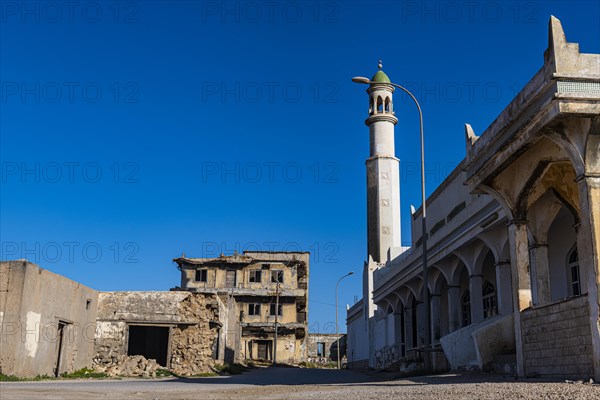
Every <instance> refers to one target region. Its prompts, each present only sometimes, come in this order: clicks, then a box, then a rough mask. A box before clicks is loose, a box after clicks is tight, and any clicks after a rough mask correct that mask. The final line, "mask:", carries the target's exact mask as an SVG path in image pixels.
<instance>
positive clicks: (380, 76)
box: [371, 60, 391, 83]
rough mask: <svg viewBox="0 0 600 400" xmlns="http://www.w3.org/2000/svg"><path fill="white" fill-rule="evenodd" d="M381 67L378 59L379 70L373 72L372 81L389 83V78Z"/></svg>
mask: <svg viewBox="0 0 600 400" xmlns="http://www.w3.org/2000/svg"><path fill="white" fill-rule="evenodd" d="M382 67H383V65H382V64H381V60H379V71H377V72H375V75H373V77H372V78H371V82H372V83H391V81H390V78H388V76H387V75H386V74H385V72H383V71H382V70H381V68H382Z"/></svg>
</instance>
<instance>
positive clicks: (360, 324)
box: [346, 300, 369, 369]
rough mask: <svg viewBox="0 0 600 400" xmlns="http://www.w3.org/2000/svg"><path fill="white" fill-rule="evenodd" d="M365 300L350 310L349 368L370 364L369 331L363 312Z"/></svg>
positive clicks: (364, 366) (358, 367)
mask: <svg viewBox="0 0 600 400" xmlns="http://www.w3.org/2000/svg"><path fill="white" fill-rule="evenodd" d="M362 302H363V300H361V301H359V302H358V303H356V304H355V305H354V306H352V308H351V309H350V310H349V311H348V320H347V323H346V324H347V332H348V336H347V341H348V350H347V357H348V368H351V369H352V368H354V369H363V368H367V367H368V364H369V331H368V326H367V321H366V319H365V317H364V313H363V303H362Z"/></svg>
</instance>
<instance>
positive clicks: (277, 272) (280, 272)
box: [270, 269, 284, 283]
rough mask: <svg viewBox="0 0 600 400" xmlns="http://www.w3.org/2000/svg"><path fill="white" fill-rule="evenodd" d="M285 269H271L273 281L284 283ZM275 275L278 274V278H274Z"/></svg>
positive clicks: (271, 279)
mask: <svg viewBox="0 0 600 400" xmlns="http://www.w3.org/2000/svg"><path fill="white" fill-rule="evenodd" d="M275 274H277V275H275ZM283 275H284V274H283V270H282V269H272V270H271V278H270V281H271V283H283V282H284V278H283ZM274 276H276V278H274Z"/></svg>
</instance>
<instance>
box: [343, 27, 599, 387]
mask: <svg viewBox="0 0 600 400" xmlns="http://www.w3.org/2000/svg"><path fill="white" fill-rule="evenodd" d="M543 60H544V63H543V66H542V67H541V69H540V70H539V71H538V72H537V73H535V75H534V76H533V78H531V80H530V81H529V82H528V83H527V84H526V85H525V86H524V88H523V89H522V90H521V92H520V93H519V94H518V95H517V96H516V97H515V98H514V99H513V100H512V101H511V102H510V104H509V105H508V106H507V107H506V108H505V109H504V111H502V113H501V114H500V115H499V116H498V117H497V118H496V119H495V120H494V121H493V122H492V124H491V125H490V126H489V127H488V128H487V129H486V130H485V131H484V132H483V133H482V134H481V135H480V136H477V135H476V134H475V132H474V131H473V129H472V128H471V127H470V126H469V125H466V126H465V136H466V150H467V151H466V158H465V159H464V160H462V162H461V163H460V164H459V165H458V167H457V168H456V169H455V170H454V171H452V172H451V173H450V175H449V176H448V177H447V178H446V179H445V180H444V182H442V183H441V185H440V186H439V187H438V188H437V189H436V190H435V191H434V192H433V193H432V194H431V195H430V196H429V198H428V199H427V216H426V231H425V232H423V231H422V229H421V226H422V217H423V216H422V210H421V209H418V210H416V211H413V213H412V215H411V217H410V218H411V224H412V239H413V244H412V247H410V248H408V249H407V248H403V247H401V246H400V243H401V242H400V230H399V223H400V217H399V212H398V210H399V207H400V201H399V197H398V193H399V187H400V182H399V179H398V164H399V162H398V159H397V158H396V157H395V154H394V125H395V124H396V123H397V119H396V117H395V116H394V104H393V93H394V90H395V87H394V86H393V85H391V81H390V79H389V78H388V76H387V75H386V74H385V73H384V72H383V71H381V70H380V71H378V72H377V73H376V74H375V75H374V76H373V78H372V79H371V80H370V84H369V88H368V90H367V93H368V95H369V104H370V106H369V115H368V118H367V120H366V124H367V125H368V126H369V132H370V143H371V154H370V158H369V159H368V160H367V186H368V188H367V196H368V200H367V210H368V212H367V215H368V235H367V240H368V246H367V248H368V254H367V261H366V262H365V264H364V270H363V271H364V272H363V298H362V299H361V300H360V301H359V302H357V303H356V304H355V305H354V306H353V307H351V308H350V310H349V311H348V314H347V328H348V366H349V367H350V368H353V367H354V368H363V367H374V368H380V367H390V366H394V365H395V366H398V367H399V368H403V367H406V368H408V367H410V366H412V367H418V366H422V365H424V364H425V361H426V360H425V357H430V359H429V360H428V361H429V362H428V364H431V365H432V366H433V368H434V369H437V370H445V369H448V368H450V369H456V368H480V369H488V368H499V369H502V370H505V371H510V370H513V369H514V370H515V372H516V373H517V374H518V375H519V376H531V375H547V376H553V375H554V376H561V377H566V376H576V377H586V378H587V377H594V378H595V379H596V380H598V379H600V330H599V323H600V320H599V317H600V314H599V309H600V306H599V294H600V293H599V287H600V55H598V54H584V53H581V52H580V51H579V45H578V44H576V43H569V42H567V40H566V37H565V34H564V32H563V28H562V26H561V23H560V21H559V20H558V19H556V18H554V17H551V19H550V23H549V40H548V49H547V50H546V52H545V53H544V57H543ZM415 134H416V133H415ZM425 239H426V245H427V265H428V266H429V267H428V270H427V274H426V279H425V280H424V276H423V265H422V261H423V247H424V246H423V244H424V240H425ZM427 292H428V293H429V294H430V296H426V293H427ZM427 298H429V301H428V303H425V302H424V299H427ZM428 311H429V312H430V316H431V318H430V320H429V324H427V323H426V322H427V321H426V320H425V318H426V315H427V314H428ZM427 325H429V326H430V329H429V330H427ZM428 341H429V342H430V343H432V345H433V346H432V348H430V349H427V348H426V343H427V342H428ZM426 350H431V351H426Z"/></svg>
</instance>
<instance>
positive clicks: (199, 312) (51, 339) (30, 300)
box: [0, 260, 227, 377]
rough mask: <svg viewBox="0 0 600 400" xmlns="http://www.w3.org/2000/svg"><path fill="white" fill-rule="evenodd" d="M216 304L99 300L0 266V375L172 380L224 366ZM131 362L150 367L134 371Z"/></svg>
mask: <svg viewBox="0 0 600 400" xmlns="http://www.w3.org/2000/svg"><path fill="white" fill-rule="evenodd" d="M225 311H226V310H225V308H224V305H223V303H221V301H220V299H219V297H218V296H217V295H215V294H210V293H205V294H203V293H190V292H98V291H96V290H93V289H90V288H88V287H86V286H83V285H81V284H80V283H77V282H75V281H72V280H70V279H68V278H65V277H64V276H61V275H57V274H54V273H52V272H49V271H47V270H44V269H42V268H40V267H38V266H37V265H35V264H32V263H30V262H28V261H26V260H17V261H3V262H0V326H1V330H0V340H1V342H0V372H1V373H3V374H6V375H15V376H19V377H35V376H38V375H40V376H59V375H61V374H63V373H66V372H67V373H68V372H73V371H76V370H79V369H81V368H95V369H96V370H98V371H102V372H106V373H108V374H110V375H121V374H122V375H143V376H149V375H148V372H149V371H148V368H147V367H148V365H150V366H154V367H155V369H157V368H168V369H170V370H172V371H173V372H175V373H176V374H179V375H196V374H200V373H205V372H212V369H211V368H212V367H213V366H214V364H215V363H221V364H222V363H223V359H224V356H225V352H224V348H222V347H220V346H219V344H220V342H219V337H220V335H221V331H222V328H223V327H224V326H225V327H226V322H227V321H225V320H223V319H222V318H223V317H224V316H226V315H227V314H226V312H225ZM132 357H134V361H135V360H140V359H142V358H141V357H144V358H145V359H154V360H156V363H150V364H147V363H144V364H142V365H137V362H134V363H133V365H132V363H131V362H130V361H131V358H132Z"/></svg>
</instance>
